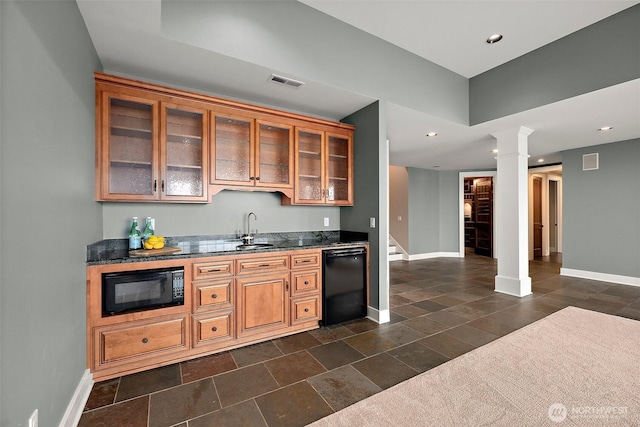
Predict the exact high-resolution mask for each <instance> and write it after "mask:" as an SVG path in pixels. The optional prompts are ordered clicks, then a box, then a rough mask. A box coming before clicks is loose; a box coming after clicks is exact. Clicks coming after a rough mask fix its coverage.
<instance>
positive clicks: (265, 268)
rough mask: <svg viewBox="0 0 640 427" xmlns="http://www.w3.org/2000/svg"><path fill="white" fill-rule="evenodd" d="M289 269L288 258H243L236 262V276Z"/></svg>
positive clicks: (285, 256)
mask: <svg viewBox="0 0 640 427" xmlns="http://www.w3.org/2000/svg"><path fill="white" fill-rule="evenodd" d="M288 268H289V256H287V255H284V256H272V257H264V258H245V259H239V260H237V268H236V271H237V272H238V273H237V274H238V275H241V274H253V273H268V272H270V271H272V270H282V269H288Z"/></svg>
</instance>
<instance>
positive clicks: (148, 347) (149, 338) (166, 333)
mask: <svg viewBox="0 0 640 427" xmlns="http://www.w3.org/2000/svg"><path fill="white" fill-rule="evenodd" d="M185 323H186V322H185V319H184V318H180V319H171V320H165V321H160V322H156V323H151V324H146V325H140V326H133V327H128V328H123V329H111V330H101V331H98V334H99V339H100V347H101V348H100V350H101V352H100V353H101V363H106V362H113V361H117V360H120V359H125V358H128V357H134V356H140V355H144V354H149V353H154V352H162V351H166V350H170V349H176V348H186V324H185Z"/></svg>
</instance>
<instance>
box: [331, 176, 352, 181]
mask: <svg viewBox="0 0 640 427" xmlns="http://www.w3.org/2000/svg"><path fill="white" fill-rule="evenodd" d="M329 179H331V180H334V181H346V180H348V179H349V178H343V177H341V176H330V177H329Z"/></svg>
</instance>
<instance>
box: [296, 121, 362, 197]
mask: <svg viewBox="0 0 640 427" xmlns="http://www.w3.org/2000/svg"><path fill="white" fill-rule="evenodd" d="M295 154H296V158H295V165H296V169H295V177H296V181H295V195H294V200H293V204H324V205H337V206H346V205H352V204H353V136H352V132H351V131H349V130H342V131H341V130H338V129H335V130H322V129H319V128H302V127H299V128H296V137H295Z"/></svg>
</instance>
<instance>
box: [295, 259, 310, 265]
mask: <svg viewBox="0 0 640 427" xmlns="http://www.w3.org/2000/svg"><path fill="white" fill-rule="evenodd" d="M305 262H311V260H310V259H302V260H298V263H299V264H302V263H305Z"/></svg>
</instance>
